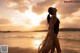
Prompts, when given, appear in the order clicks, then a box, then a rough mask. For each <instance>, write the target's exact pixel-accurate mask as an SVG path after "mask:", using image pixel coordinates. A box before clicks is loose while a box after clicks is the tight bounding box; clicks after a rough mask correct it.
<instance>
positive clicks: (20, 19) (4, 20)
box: [0, 0, 80, 31]
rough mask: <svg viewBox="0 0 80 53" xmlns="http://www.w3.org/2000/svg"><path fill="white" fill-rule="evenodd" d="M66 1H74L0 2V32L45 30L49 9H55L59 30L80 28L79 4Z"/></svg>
mask: <svg viewBox="0 0 80 53" xmlns="http://www.w3.org/2000/svg"><path fill="white" fill-rule="evenodd" d="M64 1H67V2H64ZM68 1H74V0H0V31H8V30H9V31H30V30H44V29H47V27H48V24H47V21H46V18H47V15H48V12H47V10H48V8H49V7H55V8H57V10H58V11H57V17H58V18H59V20H60V28H80V24H79V23H80V2H77V3H76V2H73V3H71V2H68ZM76 1H79V0H76Z"/></svg>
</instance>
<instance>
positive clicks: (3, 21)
mask: <svg viewBox="0 0 80 53" xmlns="http://www.w3.org/2000/svg"><path fill="white" fill-rule="evenodd" d="M10 23H11V21H10V20H9V19H7V18H0V24H10Z"/></svg>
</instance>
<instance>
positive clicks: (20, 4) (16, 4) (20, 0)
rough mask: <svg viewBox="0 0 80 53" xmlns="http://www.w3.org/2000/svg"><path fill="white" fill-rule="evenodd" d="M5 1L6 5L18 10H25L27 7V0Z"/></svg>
mask: <svg viewBox="0 0 80 53" xmlns="http://www.w3.org/2000/svg"><path fill="white" fill-rule="evenodd" d="M6 3H7V4H8V7H11V8H13V9H15V10H19V11H20V12H25V11H26V10H28V9H29V6H28V1H27V0H7V1H6Z"/></svg>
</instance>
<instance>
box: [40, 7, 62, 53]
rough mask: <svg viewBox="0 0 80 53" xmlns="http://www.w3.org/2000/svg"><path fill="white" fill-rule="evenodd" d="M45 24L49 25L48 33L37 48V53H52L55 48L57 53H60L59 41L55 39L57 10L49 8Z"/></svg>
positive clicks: (57, 30)
mask: <svg viewBox="0 0 80 53" xmlns="http://www.w3.org/2000/svg"><path fill="white" fill-rule="evenodd" d="M48 12H49V14H48V16H47V22H48V24H49V27H48V33H47V36H46V38H45V39H44V41H43V42H42V43H41V45H40V46H39V53H49V52H50V53H54V51H55V48H56V50H57V53H61V48H60V44H59V40H58V38H57V35H58V32H59V23H60V21H59V19H58V18H57V17H56V12H57V9H56V8H53V7H50V8H49V9H48Z"/></svg>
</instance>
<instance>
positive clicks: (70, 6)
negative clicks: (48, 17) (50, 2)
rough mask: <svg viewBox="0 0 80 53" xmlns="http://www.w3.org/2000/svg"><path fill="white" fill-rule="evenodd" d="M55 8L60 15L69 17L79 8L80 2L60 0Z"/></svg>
mask: <svg viewBox="0 0 80 53" xmlns="http://www.w3.org/2000/svg"><path fill="white" fill-rule="evenodd" d="M56 8H57V9H58V12H59V13H60V14H61V15H62V17H64V18H65V17H69V16H71V15H72V13H75V12H77V11H79V10H80V3H64V1H60V2H59V3H58V4H57V6H56Z"/></svg>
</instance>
